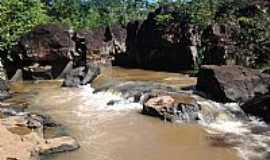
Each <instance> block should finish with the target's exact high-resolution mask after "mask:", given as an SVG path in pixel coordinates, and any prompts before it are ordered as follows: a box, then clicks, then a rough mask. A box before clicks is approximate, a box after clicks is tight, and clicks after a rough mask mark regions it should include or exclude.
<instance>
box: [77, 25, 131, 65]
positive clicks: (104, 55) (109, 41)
mask: <svg viewBox="0 0 270 160" xmlns="http://www.w3.org/2000/svg"><path fill="white" fill-rule="evenodd" d="M77 37H78V39H81V40H84V43H85V44H84V45H85V52H86V55H87V57H88V58H89V59H90V60H92V61H93V62H95V63H108V62H110V61H111V59H112V57H113V56H115V55H117V54H121V53H124V52H125V51H126V29H125V28H123V27H121V26H113V27H106V28H98V29H92V30H89V29H84V30H81V31H79V32H78V33H77Z"/></svg>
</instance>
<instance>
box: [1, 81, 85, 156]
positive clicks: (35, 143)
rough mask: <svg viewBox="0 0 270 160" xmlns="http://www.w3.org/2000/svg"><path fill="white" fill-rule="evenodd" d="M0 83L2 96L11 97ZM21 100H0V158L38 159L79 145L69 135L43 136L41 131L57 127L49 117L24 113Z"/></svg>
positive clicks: (74, 148) (43, 132) (6, 87)
mask: <svg viewBox="0 0 270 160" xmlns="http://www.w3.org/2000/svg"><path fill="white" fill-rule="evenodd" d="M1 83H5V87H3V86H2V88H1V93H3V92H5V93H6V96H5V99H6V98H8V97H12V94H10V93H8V90H7V89H8V86H7V82H4V81H2V80H1ZM27 105H28V104H27V103H25V102H8V99H7V102H5V101H4V100H2V101H1V102H0V146H1V149H0V159H3V160H38V159H39V156H40V155H48V154H54V153H60V152H67V151H73V150H76V149H78V148H79V147H80V145H79V144H78V142H77V141H76V140H75V139H74V138H72V137H69V136H62V137H56V138H49V139H48V138H46V136H45V130H46V129H48V128H54V127H57V126H58V124H57V123H56V122H55V121H53V120H52V119H51V118H50V117H48V116H44V115H40V114H35V113H31V112H26V111H25V109H26V108H27Z"/></svg>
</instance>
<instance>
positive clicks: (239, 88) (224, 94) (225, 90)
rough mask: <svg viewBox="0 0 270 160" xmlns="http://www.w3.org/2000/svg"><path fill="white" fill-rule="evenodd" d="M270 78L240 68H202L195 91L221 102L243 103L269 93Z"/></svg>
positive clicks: (210, 66)
mask: <svg viewBox="0 0 270 160" xmlns="http://www.w3.org/2000/svg"><path fill="white" fill-rule="evenodd" d="M269 86H270V76H269V75H267V74H263V73H261V72H260V71H257V70H253V69H248V68H244V67H241V66H234V65H232V66H214V65H208V66H207V65H206V66H202V67H201V69H200V71H199V73H198V83H197V89H198V90H200V91H203V92H204V93H205V94H207V96H208V97H210V98H212V99H214V100H216V101H221V102H239V103H244V102H246V101H248V100H250V99H252V98H254V97H256V96H259V95H264V94H266V93H268V92H269Z"/></svg>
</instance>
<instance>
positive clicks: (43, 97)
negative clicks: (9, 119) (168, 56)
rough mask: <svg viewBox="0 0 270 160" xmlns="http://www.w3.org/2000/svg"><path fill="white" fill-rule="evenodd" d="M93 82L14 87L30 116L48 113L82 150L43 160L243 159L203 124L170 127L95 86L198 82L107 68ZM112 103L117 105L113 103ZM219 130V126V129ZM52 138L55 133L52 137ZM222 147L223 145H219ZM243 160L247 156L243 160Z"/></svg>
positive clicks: (134, 70) (15, 98) (58, 82)
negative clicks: (81, 85) (87, 83)
mask: <svg viewBox="0 0 270 160" xmlns="http://www.w3.org/2000/svg"><path fill="white" fill-rule="evenodd" d="M102 73H103V74H102V75H101V76H100V77H99V78H98V79H97V80H96V81H95V82H94V83H93V84H92V87H91V86H90V85H88V86H83V87H80V88H61V87H60V84H61V81H36V82H21V83H19V82H18V83H14V84H13V85H12V89H11V90H12V91H13V92H15V93H17V96H15V97H14V98H13V100H18V101H27V102H28V103H29V104H30V106H29V110H30V111H31V112H38V113H42V114H47V115H50V116H51V117H53V119H55V120H56V121H57V122H59V123H61V124H62V125H63V128H65V130H64V131H62V132H64V134H69V135H72V136H73V137H74V138H76V139H77V140H78V142H79V143H80V145H81V148H80V149H79V150H77V151H74V152H70V153H64V154H57V155H53V156H49V157H43V160H127V159H128V160H165V159H170V160H180V159H181V160H240V159H241V157H240V154H239V152H238V151H239V150H237V149H236V147H235V146H232V145H226V144H224V145H223V142H222V140H220V141H213V138H211V137H212V136H211V134H210V133H209V132H208V131H207V129H206V128H205V127H203V126H202V125H198V124H183V123H180V124H178V123H176V124H173V123H170V122H166V121H161V120H160V119H157V118H152V117H148V116H145V115H142V114H141V113H140V111H141V109H142V105H141V104H139V103H134V102H131V101H129V100H126V99H124V98H122V97H121V96H120V95H119V94H117V93H114V92H109V91H106V92H105V91H104V92H98V93H95V92H94V89H93V88H94V87H95V88H96V87H101V86H102V85H105V84H108V83H117V82H119V81H120V80H121V81H136V80H140V81H151V82H152V81H153V82H162V83H166V84H171V85H178V86H181V87H184V86H190V85H192V84H195V83H196V79H195V78H190V77H188V76H185V75H182V74H177V73H165V72H154V71H144V70H137V69H133V70H127V69H122V68H118V67H115V68H105V69H103V72H102ZM111 100H117V102H118V103H116V104H114V105H108V102H110V101H111ZM217 128H218V127H217ZM52 135H53V134H52ZM217 143H220V144H217ZM242 158H243V157H242Z"/></svg>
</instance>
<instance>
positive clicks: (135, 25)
mask: <svg viewBox="0 0 270 160" xmlns="http://www.w3.org/2000/svg"><path fill="white" fill-rule="evenodd" d="M164 17H165V19H164ZM166 17H167V18H166ZM181 19H183V18H182V17H181V16H179V14H178V13H177V10H176V9H175V8H172V7H168V6H164V7H160V8H159V9H157V10H156V11H155V12H153V13H150V14H149V15H148V18H147V19H146V20H145V21H143V22H138V21H136V22H130V23H129V24H128V26H127V44H126V45H127V53H126V55H120V56H117V57H116V59H115V61H114V64H115V65H122V66H127V67H132V66H136V67H140V68H147V69H159V70H170V71H177V70H179V69H187V70H188V69H193V67H194V66H195V65H196V58H197V48H196V46H198V45H199V44H200V42H199V30H198V28H197V27H196V26H194V25H192V24H189V23H187V22H186V21H184V20H181ZM179 20H180V21H179Z"/></svg>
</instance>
